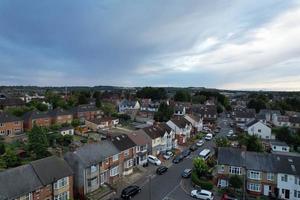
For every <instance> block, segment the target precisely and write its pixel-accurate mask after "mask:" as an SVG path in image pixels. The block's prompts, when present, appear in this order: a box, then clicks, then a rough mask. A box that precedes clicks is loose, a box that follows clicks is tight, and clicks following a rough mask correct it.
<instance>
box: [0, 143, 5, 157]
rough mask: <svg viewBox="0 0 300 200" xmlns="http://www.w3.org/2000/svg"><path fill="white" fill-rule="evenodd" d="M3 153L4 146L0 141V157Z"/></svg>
mask: <svg viewBox="0 0 300 200" xmlns="http://www.w3.org/2000/svg"><path fill="white" fill-rule="evenodd" d="M4 153H5V145H4V143H3V142H1V141H0V155H2V154H4Z"/></svg>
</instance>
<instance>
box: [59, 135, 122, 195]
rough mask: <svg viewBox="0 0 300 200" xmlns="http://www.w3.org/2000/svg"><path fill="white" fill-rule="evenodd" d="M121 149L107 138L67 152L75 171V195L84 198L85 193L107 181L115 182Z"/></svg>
mask: <svg viewBox="0 0 300 200" xmlns="http://www.w3.org/2000/svg"><path fill="white" fill-rule="evenodd" d="M119 153H120V151H119V150H118V149H117V148H116V147H115V146H114V145H113V144H112V142H110V141H108V140H105V141H101V142H100V143H95V144H87V145H84V146H82V147H79V148H78V149H77V150H76V151H74V152H68V153H66V154H65V156H64V159H65V160H66V161H67V163H68V164H69V165H70V167H71V168H72V169H73V171H74V196H75V197H77V198H79V199H84V197H85V195H86V194H88V193H91V192H93V191H95V190H97V189H99V188H100V186H101V185H103V184H105V183H113V181H115V180H117V179H118V178H119V177H120V176H121V175H120V173H119V164H120V161H119Z"/></svg>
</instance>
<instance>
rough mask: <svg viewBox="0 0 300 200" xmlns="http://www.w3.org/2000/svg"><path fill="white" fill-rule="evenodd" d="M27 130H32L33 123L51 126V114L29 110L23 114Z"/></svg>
mask: <svg viewBox="0 0 300 200" xmlns="http://www.w3.org/2000/svg"><path fill="white" fill-rule="evenodd" d="M23 119H24V129H25V131H27V130H31V129H32V127H33V125H37V126H42V127H49V126H50V125H51V124H52V123H51V116H50V115H49V114H48V113H47V112H40V111H29V112H27V113H25V114H24V115H23Z"/></svg>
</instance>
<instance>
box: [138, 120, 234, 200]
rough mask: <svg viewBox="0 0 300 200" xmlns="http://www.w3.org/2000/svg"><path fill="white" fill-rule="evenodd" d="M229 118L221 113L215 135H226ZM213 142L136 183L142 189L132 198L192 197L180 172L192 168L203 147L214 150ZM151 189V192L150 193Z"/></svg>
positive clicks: (172, 199) (169, 199) (168, 199)
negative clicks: (218, 128)
mask: <svg viewBox="0 0 300 200" xmlns="http://www.w3.org/2000/svg"><path fill="white" fill-rule="evenodd" d="M230 122H231V121H230V119H229V118H226V117H225V114H222V115H221V117H219V119H218V126H220V127H221V130H220V133H219V134H218V135H217V136H216V137H222V136H226V134H227V133H228V131H229V130H230V129H231V128H230V127H229V123H230ZM214 145H215V144H214V142H213V141H206V142H205V143H204V145H203V146H202V147H201V148H199V149H198V150H197V151H195V152H192V154H191V155H190V156H189V157H187V158H185V159H184V160H183V161H182V162H180V163H179V164H173V165H172V166H171V167H170V168H169V170H168V172H167V173H165V174H163V175H152V176H151V180H150V178H149V179H148V180H147V181H145V180H144V182H142V183H138V185H139V186H141V188H142V191H141V193H139V194H138V195H136V196H135V197H134V200H189V199H193V198H192V197H190V192H191V191H190V190H189V191H187V189H185V188H186V187H184V184H186V182H185V181H190V179H189V180H186V179H182V178H181V173H182V171H183V170H184V169H186V168H192V165H193V164H192V160H193V158H194V157H196V156H197V155H198V154H199V152H200V151H201V150H203V149H205V148H209V149H210V150H211V151H212V152H213V151H214V148H213V147H214ZM150 190H151V193H150Z"/></svg>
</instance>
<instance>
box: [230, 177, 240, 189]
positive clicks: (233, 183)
mask: <svg viewBox="0 0 300 200" xmlns="http://www.w3.org/2000/svg"><path fill="white" fill-rule="evenodd" d="M229 186H230V187H232V188H234V190H236V189H239V188H241V187H242V186H243V181H242V179H241V178H240V177H239V176H238V175H234V176H231V177H230V178H229Z"/></svg>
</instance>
